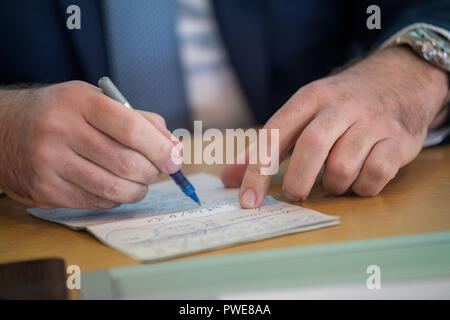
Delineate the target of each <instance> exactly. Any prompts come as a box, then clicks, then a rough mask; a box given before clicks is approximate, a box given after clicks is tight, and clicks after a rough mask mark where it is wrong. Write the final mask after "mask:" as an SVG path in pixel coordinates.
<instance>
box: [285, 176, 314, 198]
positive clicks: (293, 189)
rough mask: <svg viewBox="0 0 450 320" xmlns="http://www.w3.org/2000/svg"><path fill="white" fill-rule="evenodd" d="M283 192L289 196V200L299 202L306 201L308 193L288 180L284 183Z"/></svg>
mask: <svg viewBox="0 0 450 320" xmlns="http://www.w3.org/2000/svg"><path fill="white" fill-rule="evenodd" d="M283 192H284V193H285V194H287V195H288V197H289V198H295V199H298V200H303V199H306V197H307V196H308V191H307V190H306V189H305V188H302V187H300V186H298V185H296V184H295V183H293V182H291V181H289V180H287V181H284V182H283Z"/></svg>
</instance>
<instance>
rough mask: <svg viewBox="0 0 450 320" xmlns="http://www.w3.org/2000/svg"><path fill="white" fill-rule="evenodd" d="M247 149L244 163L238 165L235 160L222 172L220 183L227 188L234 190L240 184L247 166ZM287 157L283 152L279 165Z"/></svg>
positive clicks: (286, 153) (247, 149)
mask: <svg viewBox="0 0 450 320" xmlns="http://www.w3.org/2000/svg"><path fill="white" fill-rule="evenodd" d="M248 153H249V148H246V150H245V162H244V163H239V162H238V161H236V159H235V163H232V164H228V165H227V166H226V167H225V169H224V170H223V172H222V177H221V179H222V182H223V184H224V185H225V187H227V188H236V187H239V186H240V185H241V184H242V179H243V178H244V174H245V171H246V170H247V167H248V164H249V155H248ZM287 156H288V152H283V153H282V154H281V155H280V159H279V161H280V163H281V162H283V161H284V160H285V159H286V158H287Z"/></svg>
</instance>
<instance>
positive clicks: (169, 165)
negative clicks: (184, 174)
mask: <svg viewBox="0 0 450 320" xmlns="http://www.w3.org/2000/svg"><path fill="white" fill-rule="evenodd" d="M182 162H183V157H177V156H172V157H170V159H169V160H167V162H166V170H167V173H175V172H177V171H178V170H180V169H181V163H182Z"/></svg>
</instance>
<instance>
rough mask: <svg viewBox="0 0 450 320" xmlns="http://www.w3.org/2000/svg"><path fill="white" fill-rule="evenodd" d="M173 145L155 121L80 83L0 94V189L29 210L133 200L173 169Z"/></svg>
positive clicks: (161, 123)
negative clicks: (163, 173) (31, 208)
mask: <svg viewBox="0 0 450 320" xmlns="http://www.w3.org/2000/svg"><path fill="white" fill-rule="evenodd" d="M177 143H179V142H178V141H177V140H173V139H172V138H171V134H170V132H169V131H168V130H167V129H166V126H165V122H164V120H163V119H162V118H161V117H160V116H158V115H156V114H153V113H148V112H143V111H141V112H137V111H133V110H130V109H128V108H126V107H124V106H123V105H121V104H120V103H118V102H116V101H114V100H112V99H110V98H108V97H107V96H105V95H104V94H103V93H102V92H101V90H100V89H99V88H97V87H94V86H92V85H89V84H87V83H84V82H79V81H73V82H66V83H62V84H57V85H52V86H48V87H42V88H39V89H21V90H1V91H0V189H3V190H4V191H5V192H6V193H7V194H8V195H9V196H10V197H12V198H14V199H16V200H18V201H20V202H22V203H24V204H26V205H28V206H39V207H41V208H44V209H51V208H56V207H68V208H75V209H105V208H111V207H114V206H117V205H118V204H120V203H130V202H136V201H139V200H141V199H143V198H144V197H145V195H146V194H147V189H148V187H147V186H148V185H149V184H151V183H154V182H155V181H156V180H157V179H158V178H159V176H160V174H161V172H162V171H163V172H166V173H174V172H176V171H177V170H178V169H179V168H180V166H181V161H178V160H181V159H180V158H177V154H178V153H177V152H173V150H174V146H175V145H176V144H177ZM175 150H177V149H175ZM179 156H180V157H181V155H179Z"/></svg>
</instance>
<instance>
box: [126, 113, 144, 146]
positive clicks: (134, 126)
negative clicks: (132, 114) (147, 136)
mask: <svg viewBox="0 0 450 320" xmlns="http://www.w3.org/2000/svg"><path fill="white" fill-rule="evenodd" d="M123 135H124V137H123V138H124V140H125V143H126V144H128V145H134V144H135V143H136V141H137V140H138V139H139V138H140V137H141V136H142V133H141V130H140V128H139V125H138V123H137V121H136V119H134V118H130V119H127V120H125V121H124V122H123Z"/></svg>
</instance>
